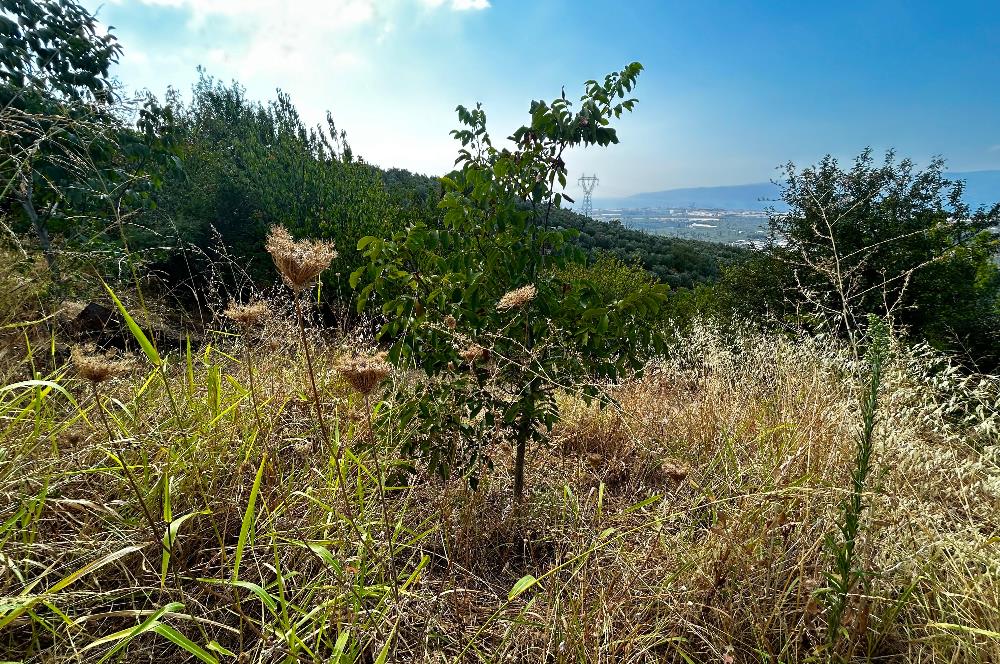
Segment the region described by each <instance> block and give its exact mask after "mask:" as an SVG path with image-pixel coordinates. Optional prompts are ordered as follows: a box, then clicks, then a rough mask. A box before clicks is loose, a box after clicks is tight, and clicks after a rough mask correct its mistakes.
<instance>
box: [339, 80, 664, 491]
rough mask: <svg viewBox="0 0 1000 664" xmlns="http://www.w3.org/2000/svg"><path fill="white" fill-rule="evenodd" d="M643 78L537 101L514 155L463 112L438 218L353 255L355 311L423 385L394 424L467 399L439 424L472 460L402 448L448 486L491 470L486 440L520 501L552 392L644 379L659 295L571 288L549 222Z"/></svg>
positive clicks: (566, 256)
mask: <svg viewBox="0 0 1000 664" xmlns="http://www.w3.org/2000/svg"><path fill="white" fill-rule="evenodd" d="M641 70H642V66H641V65H640V64H639V63H632V64H630V65H628V66H627V67H625V68H624V69H623V70H622V71H621V72H618V73H613V74H609V75H608V76H607V77H605V79H604V82H603V83H598V82H597V81H588V82H587V83H586V86H585V93H584V95H583V96H582V97H581V98H580V106H579V110H578V111H576V112H574V111H573V110H572V103H571V102H570V101H569V100H568V99H567V98H566V95H565V93H563V94H562V95H561V96H560V97H559V98H558V99H556V100H554V101H552V102H551V103H546V102H543V101H535V102H532V104H531V122H530V124H528V125H525V126H523V127H521V128H519V129H517V130H516V131H515V132H514V133H513V135H512V136H511V137H510V140H511V141H512V142H513V146H511V147H504V148H500V147H496V146H494V145H493V141H492V139H491V138H490V135H489V133H488V132H487V130H486V114H485V112H484V111H483V110H482V108H481V107H480V106H476V108H475V109H472V110H469V109H467V108H464V107H461V106H460V107H459V108H458V116H459V120H460V121H461V123H462V124H463V125H464V128H462V129H459V130H456V131H454V132H452V134H453V135H454V136H455V138H456V139H457V140H458V141H459V142H460V143H461V148H460V149H459V153H458V159H457V160H456V164H457V165H459V167H460V169H459V170H458V171H457V172H455V173H454V174H453V175H452V176H451V177H445V178H442V179H441V181H442V184H443V186H444V191H445V193H444V196H443V198H442V200H441V203H440V205H439V208H440V210H441V213H442V214H441V219H440V220H439V221H438V222H437V223H435V224H427V223H422V222H421V223H415V224H413V225H411V226H410V227H409V228H407V229H406V230H405V231H403V232H400V233H397V234H396V235H394V236H393V237H391V238H375V237H366V238H363V239H362V240H361V241H360V242H359V243H358V249H359V250H360V251H363V252H364V255H365V256H366V257H367V258H368V259H369V261H370V262H369V264H368V265H365V266H363V267H361V268H359V269H358V270H356V271H355V272H354V273H353V274H352V275H351V284H352V286H354V287H360V288H361V290H360V296H359V302H358V305H359V309H363V308H364V307H365V306H366V305H368V303H369V302H371V301H373V300H378V301H379V302H380V303H381V310H382V314H383V315H384V316H386V318H387V321H388V322H386V324H385V325H384V326H383V328H382V335H383V337H385V338H388V339H391V340H392V342H393V343H392V347H391V350H390V352H389V360H390V361H391V362H393V363H396V364H399V365H412V364H415V365H416V366H417V367H418V368H419V369H421V370H423V372H424V373H425V374H426V375H427V377H428V378H429V382H428V383H427V384H425V386H424V389H421V390H418V395H417V396H416V397H414V399H415V400H412V399H411V400H410V402H408V403H406V402H404V406H403V408H402V414H403V415H404V416H408V417H409V419H410V420H415V419H420V418H427V417H432V416H433V414H434V413H435V412H437V410H438V409H436V408H434V407H433V406H432V405H429V404H427V403H426V402H425V403H420V401H421V400H424V401H426V400H427V399H439V400H440V399H442V398H445V397H443V395H442V392H443V391H451V392H453V393H454V394H461V395H463V398H462V399H455V400H453V402H454V403H456V404H460V409H461V410H460V411H459V412H458V413H456V412H454V411H453V410H451V409H449V411H448V412H449V416H448V418H446V419H447V420H448V421H449V422H451V423H452V425H454V426H450V428H449V431H451V432H452V433H456V435H458V438H459V440H460V441H461V442H460V443H459V444H460V446H461V445H464V446H467V447H468V451H470V452H471V453H469V454H465V453H456V451H455V450H454V449H453V448H454V445H455V444H456V443H455V442H454V441H455V437H454V436H450V435H444V434H443V433H442V432H441V431H438V433H437V435H434V436H416V437H414V438H413V440H414V441H419V442H414V443H413V445H412V446H411V448H410V452H412V453H413V454H414V455H417V456H422V457H423V458H425V459H427V460H428V461H429V462H430V463H431V465H432V466H433V467H435V468H436V469H437V470H439V471H440V472H442V473H443V474H447V473H448V472H449V471H450V470H454V469H452V468H450V467H448V466H449V465H450V463H451V462H449V461H448V460H455V459H463V460H464V462H465V463H467V464H472V465H475V463H476V462H477V461H484V460H485V461H488V459H484V458H483V457H482V456H481V455H480V454H479V450H480V449H481V442H480V441H481V440H482V439H483V433H484V431H489V430H492V431H494V432H496V433H498V434H499V435H500V436H501V437H503V438H507V439H509V440H510V441H511V442H512V443H513V446H514V448H515V464H514V493H515V495H516V496H517V497H518V498H520V497H521V495H522V493H523V487H524V456H525V452H526V446H527V444H528V442H529V441H535V442H544V441H545V440H546V439H547V437H548V431H549V430H550V429H551V427H552V425H553V424H554V423H555V421H556V417H557V410H556V409H557V406H556V400H555V391H556V389H557V388H559V387H560V386H566V385H570V384H580V381H581V380H582V384H583V385H584V387H582V388H580V389H582V391H583V392H584V394H585V396H587V397H588V398H591V397H594V396H597V395H598V394H599V390H598V388H597V386H596V384H595V383H594V382H593V380H588V379H596V378H601V379H608V378H611V379H613V378H616V377H618V376H620V375H622V374H623V373H625V372H628V371H637V370H639V369H640V368H641V367H642V365H643V363H644V359H645V357H646V356H647V355H648V352H649V351H650V350H651V349H652V348H653V347H654V346H655V344H656V343H657V337H656V335H655V333H654V332H653V330H652V329H651V328H650V326H649V325H648V324H645V323H644V318H645V317H646V316H648V315H649V314H650V312H653V311H656V310H657V309H658V308H659V307H660V305H661V304H662V303H663V301H664V300H665V298H666V287H665V286H654V287H651V288H647V289H642V290H639V291H635V292H632V293H629V294H627V295H625V296H623V297H621V298H618V299H616V300H614V301H612V302H607V301H606V300H605V299H604V298H602V297H601V296H600V293H599V292H598V291H597V289H596V288H595V287H594V285H593V284H591V283H590V282H589V281H587V280H585V279H574V278H567V277H566V275H567V274H568V273H566V272H565V271H564V270H565V268H566V267H567V266H568V265H570V264H572V263H573V262H576V261H580V260H581V259H582V255H581V253H580V251H579V249H578V248H577V247H576V246H575V245H574V243H572V242H571V241H570V240H571V239H572V235H571V233H572V231H570V230H567V229H563V228H558V227H554V225H553V224H552V223H551V219H552V214H551V213H552V211H553V210H555V209H557V208H559V207H560V206H561V205H562V202H563V200H564V199H566V200H569V199H568V197H566V196H565V195H564V194H562V193H561V192H560V191H557V189H562V188H564V187H565V186H566V173H567V170H566V163H565V162H564V161H563V155H564V154H565V151H566V150H567V149H569V148H571V147H578V146H591V145H599V146H607V145H610V144H612V143H617V142H618V135H617V133H616V131H615V129H614V128H612V127H611V126H610V124H611V120H612V119H614V118H620V117H621V115H622V113H624V112H628V111H631V110H632V109H633V107H634V105H635V103H636V100H635V99H632V98H628V97H627V95H628V94H629V93H630V92H631V90H632V87H633V86H634V84H635V81H636V78H637V77H638V75H639V72H640V71H641ZM474 349H478V350H474ZM487 351H488V352H487ZM449 401H452V400H450V399H449ZM397 414H398V413H397ZM404 419H406V418H405V417H404ZM425 424H426V422H425ZM438 424H440V423H438ZM438 424H435V425H433V426H432V427H431V428H432V429H433V428H434V427H437V426H438ZM435 430H436V429H435ZM442 446H443V447H444V449H439V447H442Z"/></svg>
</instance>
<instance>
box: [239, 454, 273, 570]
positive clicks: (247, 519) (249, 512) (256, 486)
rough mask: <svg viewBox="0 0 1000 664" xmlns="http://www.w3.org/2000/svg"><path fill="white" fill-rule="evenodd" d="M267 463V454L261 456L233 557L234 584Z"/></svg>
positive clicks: (248, 535) (251, 524) (251, 525)
mask: <svg viewBox="0 0 1000 664" xmlns="http://www.w3.org/2000/svg"><path fill="white" fill-rule="evenodd" d="M266 462H267V452H264V454H262V455H261V458H260V466H259V467H258V468H257V476H256V477H255V478H254V480H253V486H252V487H251V488H250V499H249V500H248V501H247V509H246V512H244V513H243V523H242V524H241V525H240V537H239V540H237V542H236V553H235V555H234V556H233V582H236V581H238V580H239V578H240V562H241V561H242V560H243V549H244V547H246V545H247V540H248V539H249V538H250V530H251V528H252V527H253V522H254V516H255V512H254V507H255V506H256V504H257V494H258V493H259V492H260V480H261V478H262V477H263V476H264V464H265V463H266Z"/></svg>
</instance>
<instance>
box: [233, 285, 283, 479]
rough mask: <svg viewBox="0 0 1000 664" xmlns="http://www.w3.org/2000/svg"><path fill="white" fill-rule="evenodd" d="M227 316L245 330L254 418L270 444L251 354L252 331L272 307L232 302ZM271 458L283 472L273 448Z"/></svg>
mask: <svg viewBox="0 0 1000 664" xmlns="http://www.w3.org/2000/svg"><path fill="white" fill-rule="evenodd" d="M223 313H224V314H225V316H226V317H227V318H229V319H230V320H232V321H233V322H234V323H236V324H237V325H239V326H240V327H241V328H242V330H243V343H242V344H241V345H242V346H243V362H244V364H246V367H247V374H248V376H249V381H250V399H251V401H252V402H253V414H254V419H255V420H256V421H257V435H259V436H264V447H265V448H267V447H268V446H269V445H268V443H269V439H270V435H269V433H267V434H266V433H264V422H263V420H262V419H261V416H260V399H259V397H258V395H257V386H256V383H255V380H254V370H253V358H252V357H251V356H250V331H251V330H252V329H253V328H255V327H260V326H263V325H264V322H265V321H266V320H267V318H268V317H269V316H271V308H270V307H269V306H268V304H267V302H265V301H264V300H256V301H254V302H250V303H248V304H239V303H237V302H230V303H229V306H228V307H226V310H225V311H224V312H223ZM271 458H272V459H273V460H274V463H275V464H277V474H278V476H280V475H281V474H282V473H281V459H280V458H279V455H277V454H275V453H274V450H271Z"/></svg>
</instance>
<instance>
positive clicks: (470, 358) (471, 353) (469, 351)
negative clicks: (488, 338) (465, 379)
mask: <svg viewBox="0 0 1000 664" xmlns="http://www.w3.org/2000/svg"><path fill="white" fill-rule="evenodd" d="M458 355H459V357H461V358H462V359H463V360H464V361H466V362H468V363H469V364H475V363H476V362H479V361H480V360H485V359H486V358H487V357H488V356H489V351H487V350H486V349H485V348H483V347H482V346H480V345H479V344H472V345H471V346H469V347H468V348H466V349H465V350H463V351H462V352H461V353H459V354H458Z"/></svg>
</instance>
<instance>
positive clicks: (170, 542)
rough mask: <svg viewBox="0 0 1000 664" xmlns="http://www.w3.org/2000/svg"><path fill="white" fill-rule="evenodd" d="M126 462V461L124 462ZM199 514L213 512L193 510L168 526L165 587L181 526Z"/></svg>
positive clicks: (162, 576)
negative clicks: (171, 555) (168, 568)
mask: <svg viewBox="0 0 1000 664" xmlns="http://www.w3.org/2000/svg"><path fill="white" fill-rule="evenodd" d="M123 463H124V462H123ZM199 514H211V512H209V511H208V510H202V511H200V512H191V513H190V514H185V515H184V516H181V517H178V518H176V519H174V520H173V521H171V522H170V525H169V526H168V527H167V531H166V532H165V533H163V556H162V558H161V560H160V586H161V587H163V586H164V585H166V582H167V567H168V566H169V565H170V552H171V551H172V550H173V548H174V542H176V541H177V533H178V531H179V530H180V528H181V525H183V524H184V522H185V521H187V520H189V519H191V518H192V517H196V516H198V515H199Z"/></svg>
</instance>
